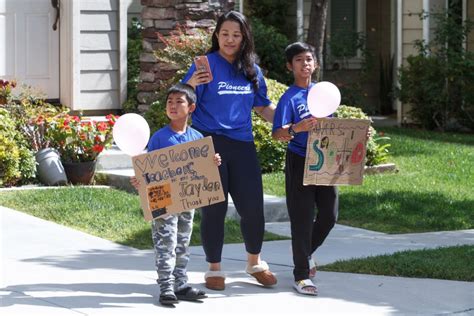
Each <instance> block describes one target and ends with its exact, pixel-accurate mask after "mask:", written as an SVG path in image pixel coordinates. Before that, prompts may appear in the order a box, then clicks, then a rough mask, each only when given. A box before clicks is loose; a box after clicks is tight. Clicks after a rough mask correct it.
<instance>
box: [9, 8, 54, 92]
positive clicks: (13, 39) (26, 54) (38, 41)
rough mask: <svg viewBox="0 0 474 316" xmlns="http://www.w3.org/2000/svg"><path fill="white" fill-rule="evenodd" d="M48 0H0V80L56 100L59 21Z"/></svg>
mask: <svg viewBox="0 0 474 316" xmlns="http://www.w3.org/2000/svg"><path fill="white" fill-rule="evenodd" d="M52 2H54V1H51V0H0V78H3V79H16V80H17V81H18V82H19V83H20V84H23V83H24V84H27V85H30V86H32V87H34V88H37V89H39V90H40V91H41V92H43V93H44V94H45V95H46V98H48V99H59V22H58V23H57V26H58V28H57V29H56V31H54V30H53V25H54V23H55V21H56V9H55V8H53V7H52Z"/></svg>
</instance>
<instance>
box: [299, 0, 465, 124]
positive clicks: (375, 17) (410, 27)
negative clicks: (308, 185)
mask: <svg viewBox="0 0 474 316" xmlns="http://www.w3.org/2000/svg"><path fill="white" fill-rule="evenodd" d="M298 2H300V7H302V8H303V17H304V19H303V21H304V23H303V27H304V29H303V30H302V31H300V33H304V34H306V33H307V32H308V24H309V13H310V7H311V0H299V1H298V0H294V1H293V7H292V8H291V9H290V10H291V12H290V13H292V14H293V15H292V16H291V17H290V18H291V19H293V20H294V21H295V28H296V19H297V18H296V17H297V3H298ZM301 2H302V4H301ZM449 2H450V0H329V9H328V21H327V35H328V36H329V37H331V36H333V35H334V30H335V29H337V27H338V26H339V23H340V22H338V21H342V20H343V19H344V20H346V21H347V22H348V23H350V24H351V25H352V27H353V30H354V31H357V32H361V33H362V34H364V35H365V38H366V45H367V49H368V50H369V51H370V52H371V54H372V56H373V58H374V60H373V67H374V69H373V70H372V72H371V76H370V77H369V78H370V79H369V82H368V84H367V86H365V87H364V88H365V91H367V92H368V95H367V96H366V100H367V102H368V103H370V104H372V106H373V107H375V108H378V106H379V105H380V104H379V102H381V95H380V94H381V92H382V93H385V94H386V91H385V90H383V89H382V88H381V80H380V78H381V76H380V74H381V71H387V69H381V63H380V61H381V60H383V61H385V62H387V61H390V60H391V59H392V58H393V61H394V62H393V68H394V70H396V69H398V68H399V67H400V66H402V65H404V64H405V63H406V59H407V57H408V56H410V55H413V54H417V51H416V49H415V48H414V45H413V43H414V41H415V40H420V39H423V40H425V41H427V42H428V41H430V39H431V36H432V33H433V29H434V28H435V27H436V25H434V21H432V20H430V19H425V20H420V18H419V16H418V15H419V14H420V13H421V12H433V11H437V10H439V9H440V8H446V6H447V5H448V3H449ZM461 5H462V12H463V17H464V19H467V18H469V19H471V20H474V0H462V1H461ZM295 33H296V32H295ZM466 47H467V49H468V50H471V51H474V34H473V33H472V32H471V34H470V36H469V38H468V41H467V43H466ZM326 52H328V48H327V47H326ZM334 64H337V65H338V66H339V65H340V63H337V61H336V62H335V61H332V63H330V64H328V65H326V68H327V69H328V72H329V74H328V77H329V78H331V71H332V70H333V66H334ZM345 64H346V66H345V67H346V68H347V69H348V70H349V71H347V74H345V75H344V77H346V78H349V80H351V78H353V77H355V76H354V74H352V75H351V71H350V70H352V73H353V72H354V70H357V69H360V67H361V54H360V52H356V53H355V54H354V56H353V57H352V58H350V59H349V60H348V61H347V62H346V63H345ZM396 76H397V72H396V71H393V80H392V84H396V79H397V78H396ZM382 97H383V95H382ZM392 107H393V109H394V110H395V111H396V113H397V120H398V122H399V123H402V122H403V121H404V120H405V119H407V118H408V119H409V115H408V111H409V105H405V104H401V103H400V102H399V101H396V100H394V101H393V104H392Z"/></svg>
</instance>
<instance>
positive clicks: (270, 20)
mask: <svg viewBox="0 0 474 316" xmlns="http://www.w3.org/2000/svg"><path fill="white" fill-rule="evenodd" d="M244 5H245V15H247V16H249V17H251V19H254V18H258V19H259V20H260V21H262V23H263V24H265V25H269V26H272V27H274V28H275V29H276V30H277V32H278V33H280V34H284V35H285V36H286V37H288V38H291V39H294V38H295V37H296V25H295V23H294V22H293V21H292V20H291V19H288V10H289V9H290V6H291V1H287V0H246V1H245V3H244ZM270 38H272V37H270ZM265 41H269V38H266V39H265ZM255 42H256V43H259V44H261V42H257V41H255Z"/></svg>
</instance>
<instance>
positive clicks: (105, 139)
mask: <svg viewBox="0 0 474 316" xmlns="http://www.w3.org/2000/svg"><path fill="white" fill-rule="evenodd" d="M116 119H117V117H116V116H114V115H107V116H106V117H105V120H103V121H95V120H92V119H90V118H87V117H79V116H75V115H69V114H67V113H62V114H59V115H57V116H55V117H54V118H53V120H52V121H51V124H50V127H49V129H48V136H49V139H50V140H51V145H52V146H53V147H55V148H56V149H57V150H58V152H59V153H60V155H61V161H62V164H63V166H64V169H65V171H66V175H67V178H68V180H69V182H71V183H73V184H91V183H92V180H93V178H94V174H95V166H96V162H97V156H98V155H99V154H100V153H101V152H102V151H103V150H104V149H105V148H108V147H110V146H111V144H112V142H113V137H112V128H113V126H114V124H115V121H116Z"/></svg>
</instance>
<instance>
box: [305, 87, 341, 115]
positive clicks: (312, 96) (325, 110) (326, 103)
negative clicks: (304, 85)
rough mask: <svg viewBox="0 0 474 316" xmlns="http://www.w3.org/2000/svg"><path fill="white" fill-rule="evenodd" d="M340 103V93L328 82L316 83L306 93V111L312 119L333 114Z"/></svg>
mask: <svg viewBox="0 0 474 316" xmlns="http://www.w3.org/2000/svg"><path fill="white" fill-rule="evenodd" d="M340 103H341V92H339V89H338V88H337V87H336V86H335V85H334V84H332V83H330V82H329V81H321V82H318V83H317V84H315V85H314V86H313V87H312V88H311V89H310V90H309V92H308V109H309V112H310V113H311V115H313V116H314V117H327V116H329V115H331V114H333V113H334V112H336V110H337V108H338V107H339V104H340Z"/></svg>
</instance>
